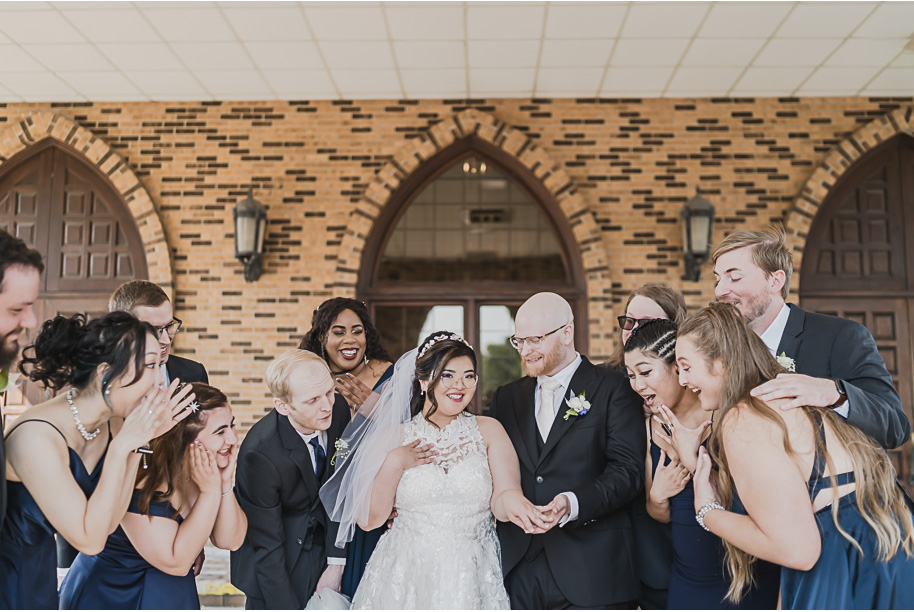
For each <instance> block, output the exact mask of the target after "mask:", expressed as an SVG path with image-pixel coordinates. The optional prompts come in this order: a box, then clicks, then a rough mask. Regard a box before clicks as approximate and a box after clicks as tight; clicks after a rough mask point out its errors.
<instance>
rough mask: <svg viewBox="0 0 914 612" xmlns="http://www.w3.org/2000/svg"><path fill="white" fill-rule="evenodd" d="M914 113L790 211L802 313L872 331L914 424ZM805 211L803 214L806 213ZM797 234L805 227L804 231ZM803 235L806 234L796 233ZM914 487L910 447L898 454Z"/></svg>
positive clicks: (882, 126) (814, 181) (857, 149)
mask: <svg viewBox="0 0 914 612" xmlns="http://www.w3.org/2000/svg"><path fill="white" fill-rule="evenodd" d="M912 116H914V109H911V108H908V109H899V110H897V111H893V112H892V113H889V114H887V115H884V116H883V117H880V118H879V119H877V120H876V121H874V122H872V123H870V124H868V125H867V126H865V127H864V128H862V129H861V130H859V131H857V132H856V133H854V134H853V135H852V136H850V137H849V138H848V139H847V140H846V141H845V142H843V143H842V144H841V145H840V146H839V147H837V148H836V149H835V150H834V151H833V152H832V153H831V154H829V156H828V157H827V158H826V159H825V160H824V161H823V163H822V165H821V166H820V167H819V168H818V169H817V170H816V172H814V173H813V177H812V178H811V179H810V182H809V183H807V185H806V187H805V188H804V190H803V192H802V193H801V195H800V199H799V201H798V207H795V208H794V210H793V211H792V215H791V216H792V218H793V220H794V221H795V222H798V223H796V224H795V226H794V227H793V228H792V229H793V233H792V238H793V239H794V240H796V241H799V240H802V248H803V252H802V259H801V261H799V262H798V264H799V265H798V266H797V270H798V271H799V272H800V274H799V276H800V280H801V284H800V285H799V287H798V288H796V289H794V292H796V293H798V295H799V298H800V304H801V305H802V306H803V307H804V308H806V309H808V310H812V311H816V312H824V313H826V314H832V315H836V316H840V317H844V318H847V319H851V320H855V321H858V322H859V323H861V324H863V325H865V326H866V327H867V328H868V329H869V330H870V332H871V333H872V334H873V337H874V338H875V340H876V344H877V346H878V348H879V351H880V354H881V355H882V357H883V359H884V360H885V363H886V367H887V368H888V370H889V372H890V373H891V374H892V378H893V380H894V382H895V387H896V389H898V392H899V394H900V396H901V399H902V402H903V404H904V406H905V408H906V410H907V412H908V416H909V418H910V416H911V410H912V407H914V380H912V379H914V343H912V341H911V338H910V330H911V329H914V134H912V132H911V129H910V128H911V121H912ZM798 209H799V210H798ZM798 226H799V227H798ZM798 230H800V231H798ZM892 458H893V461H894V462H895V467H896V470H897V471H898V473H899V476H900V477H901V478H902V479H903V481H905V482H906V484H908V485H909V486H910V485H914V465H912V464H911V461H912V456H911V450H910V444H906V445H905V446H904V447H903V448H902V449H901V450H900V451H896V452H893V453H892Z"/></svg>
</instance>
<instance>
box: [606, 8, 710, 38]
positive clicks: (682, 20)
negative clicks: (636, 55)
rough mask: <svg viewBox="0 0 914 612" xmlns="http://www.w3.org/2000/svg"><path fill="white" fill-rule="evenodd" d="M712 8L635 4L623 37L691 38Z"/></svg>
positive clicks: (630, 9)
mask: <svg viewBox="0 0 914 612" xmlns="http://www.w3.org/2000/svg"><path fill="white" fill-rule="evenodd" d="M709 8H710V4H709V3H706V2H633V3H631V5H630V8H629V10H628V17H627V18H626V19H625V25H624V26H623V28H622V32H621V33H620V36H622V37H624V38H663V37H681V36H692V35H694V34H695V32H696V31H697V30H698V26H699V25H701V22H702V20H703V19H704V17H705V14H706V13H707V11H708V9H709Z"/></svg>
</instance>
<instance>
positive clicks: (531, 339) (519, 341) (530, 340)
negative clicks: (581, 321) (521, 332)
mask: <svg viewBox="0 0 914 612" xmlns="http://www.w3.org/2000/svg"><path fill="white" fill-rule="evenodd" d="M568 325H569V324H568V323H565V325H562V326H561V327H557V328H555V329H553V330H552V331H551V332H546V333H545V334H543V335H542V336H527V337H526V338H516V337H514V336H511V337H510V338H508V341H510V342H511V346H513V347H514V348H515V349H516V350H518V351H519V350H521V349H522V348H524V343H526V344H527V346H529V347H530V348H532V349H533V350H536V349H538V348H539V347H540V345H541V344H542V343H543V338H545V337H546V336H551V335H552V334H554V333H555V332H557V331H562V330H563V329H565V328H566V327H568Z"/></svg>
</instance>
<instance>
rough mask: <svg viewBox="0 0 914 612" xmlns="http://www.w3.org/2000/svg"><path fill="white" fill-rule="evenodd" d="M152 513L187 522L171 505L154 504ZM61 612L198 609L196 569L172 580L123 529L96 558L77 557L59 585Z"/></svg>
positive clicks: (133, 502) (134, 500) (136, 494)
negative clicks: (194, 571) (138, 549)
mask: <svg viewBox="0 0 914 612" xmlns="http://www.w3.org/2000/svg"><path fill="white" fill-rule="evenodd" d="M139 494H140V492H139V490H135V491H134V492H133V497H132V498H131V500H130V507H129V508H128V510H127V512H132V513H133V514H142V513H141V512H140V509H139V508H138V507H137V503H138V500H139ZM148 514H149V515H151V516H160V517H165V518H170V519H173V520H175V521H177V523H178V524H179V525H180V524H181V523H182V522H183V521H184V519H183V518H182V517H181V515H180V514H178V511H177V510H175V509H174V507H173V506H172V505H171V504H170V503H168V502H167V501H156V500H153V501H152V502H150V504H149V512H148ZM60 609H61V610H115V609H127V610H199V609H200V599H199V597H198V596H197V584H196V582H195V581H194V573H193V570H190V571H188V572H187V574H186V575H184V576H172V575H170V574H166V573H165V572H163V571H161V570H159V569H156V568H155V567H153V566H152V565H151V564H150V563H149V562H148V561H146V560H145V559H143V557H142V556H140V553H138V552H137V550H136V548H134V547H133V544H131V543H130V539H129V538H128V537H127V534H126V533H124V529H123V528H122V527H120V526H119V527H118V528H117V530H116V531H115V532H114V533H112V534H111V535H110V536H108V541H107V542H106V543H105V549H104V550H103V551H102V552H100V553H99V554H97V555H95V556H89V555H84V554H82V553H79V555H77V556H76V560H75V561H74V562H73V565H72V566H71V567H70V571H69V572H68V573H67V577H66V578H64V581H63V584H61V585H60Z"/></svg>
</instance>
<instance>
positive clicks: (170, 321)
mask: <svg viewBox="0 0 914 612" xmlns="http://www.w3.org/2000/svg"><path fill="white" fill-rule="evenodd" d="M108 310H109V311H110V312H114V311H115V310H123V311H125V312H129V313H130V314H132V315H133V316H135V317H136V318H137V319H139V320H140V321H144V322H146V323H149V324H150V325H152V326H153V327H154V328H155V330H156V333H157V334H158V337H159V348H160V349H161V351H162V377H163V378H164V379H165V384H166V385H169V384H171V381H172V379H173V378H177V379H179V380H180V381H181V382H182V383H192V382H202V383H206V384H209V375H207V373H206V368H204V367H203V364H202V363H198V362H196V361H192V360H190V359H187V358H185V357H178V356H177V355H170V354H169V353H170V351H171V343H172V342H174V339H175V334H177V333H178V332H179V331H181V323H182V322H181V319H178V318H175V315H174V310H173V308H172V306H171V300H169V299H168V294H167V293H165V291H163V290H162V288H161V287H159V286H158V285H156V284H155V283H152V282H149V281H146V280H134V281H128V282H126V283H124V284H123V285H121V286H120V287H118V288H117V289H116V290H115V291H114V293H113V294H111V298H110V299H109V300H108Z"/></svg>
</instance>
